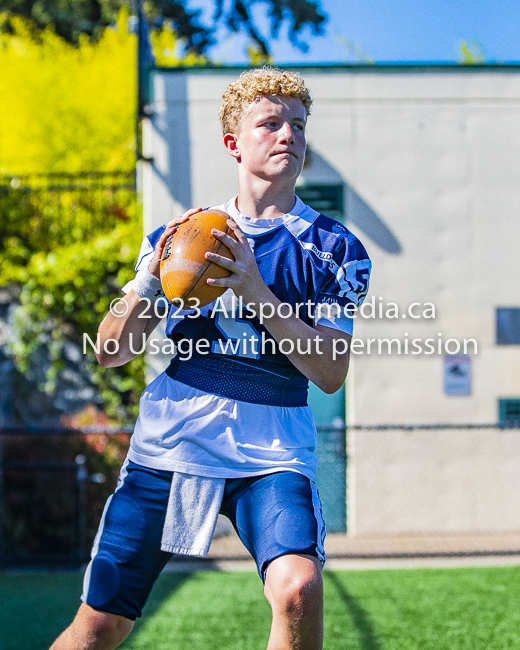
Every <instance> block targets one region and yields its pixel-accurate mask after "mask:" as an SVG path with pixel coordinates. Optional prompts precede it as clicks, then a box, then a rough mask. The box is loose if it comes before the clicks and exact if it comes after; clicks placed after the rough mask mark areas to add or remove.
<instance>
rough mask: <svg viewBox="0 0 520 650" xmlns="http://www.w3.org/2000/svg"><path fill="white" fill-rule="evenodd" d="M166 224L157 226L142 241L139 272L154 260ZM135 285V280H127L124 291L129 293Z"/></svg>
mask: <svg viewBox="0 0 520 650" xmlns="http://www.w3.org/2000/svg"><path fill="white" fill-rule="evenodd" d="M165 227H166V226H160V228H157V230H154V231H153V232H152V233H151V234H150V235H147V236H146V237H145V238H144V239H143V241H142V243H141V248H140V249H139V254H138V255H137V262H136V263H135V272H136V273H137V272H138V271H139V270H140V269H142V268H144V265H145V264H149V263H150V262H151V260H152V257H153V254H154V251H155V246H156V244H157V242H158V241H159V239H160V238H161V235H162V234H163V232H164V229H165ZM132 285H133V280H130V282H127V283H126V284H125V286H124V287H123V291H124V292H125V293H128V292H129V291H130V289H132Z"/></svg>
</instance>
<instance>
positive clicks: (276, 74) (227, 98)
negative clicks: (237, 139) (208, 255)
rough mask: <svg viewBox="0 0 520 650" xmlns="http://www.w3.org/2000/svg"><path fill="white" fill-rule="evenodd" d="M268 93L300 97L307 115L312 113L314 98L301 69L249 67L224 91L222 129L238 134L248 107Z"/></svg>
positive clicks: (224, 131)
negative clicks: (301, 73) (299, 70)
mask: <svg viewBox="0 0 520 650" xmlns="http://www.w3.org/2000/svg"><path fill="white" fill-rule="evenodd" d="M264 95H281V96H282V97H298V99H301V101H302V103H303V105H304V106H305V111H306V113H307V115H309V114H310V108H311V104H312V99H311V96H310V94H309V90H308V89H307V88H306V87H305V83H304V81H303V79H302V78H301V77H300V75H299V74H298V73H296V72H288V71H286V70H279V69H278V68H268V67H263V68H257V69H256V70H247V71H246V72H242V74H241V75H240V77H239V78H238V79H237V80H236V81H234V82H233V83H230V84H229V86H228V87H227V88H226V91H225V93H224V94H223V95H222V104H221V106H220V110H219V114H218V116H219V120H220V124H221V126H222V133H223V134H224V135H225V134H226V133H236V134H238V132H239V130H240V120H241V118H242V113H243V111H244V108H245V107H246V106H247V105H248V104H251V103H252V102H254V101H255V99H257V98H259V97H263V96H264Z"/></svg>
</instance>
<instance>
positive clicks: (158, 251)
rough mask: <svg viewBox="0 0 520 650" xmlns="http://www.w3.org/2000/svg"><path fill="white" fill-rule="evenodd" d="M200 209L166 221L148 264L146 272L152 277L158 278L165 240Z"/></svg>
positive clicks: (188, 211) (199, 209) (194, 209)
mask: <svg viewBox="0 0 520 650" xmlns="http://www.w3.org/2000/svg"><path fill="white" fill-rule="evenodd" d="M201 210H202V208H191V210H186V212H185V213H184V214H183V215H182V217H174V218H173V219H172V220H171V221H168V223H167V224H166V228H165V229H164V232H163V234H162V235H161V237H160V239H159V241H158V242H157V244H156V246H155V251H154V254H153V257H152V261H151V262H150V264H148V270H149V271H150V273H151V274H152V275H155V277H156V278H160V277H161V276H160V269H161V258H162V256H163V250H164V247H165V245H166V240H167V239H168V237H169V236H170V235H172V234H173V233H174V232H175V231H176V230H177V226H178V225H179V224H180V223H184V222H185V221H188V219H189V218H190V217H191V215H192V214H196V213H197V212H200V211H201Z"/></svg>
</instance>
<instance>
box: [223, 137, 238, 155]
mask: <svg viewBox="0 0 520 650" xmlns="http://www.w3.org/2000/svg"><path fill="white" fill-rule="evenodd" d="M224 146H225V147H226V149H227V152H228V154H229V155H230V156H233V158H237V160H238V159H239V158H240V148H239V146H238V135H236V133H226V135H225V136H224Z"/></svg>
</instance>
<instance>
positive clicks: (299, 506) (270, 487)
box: [222, 471, 326, 581]
mask: <svg viewBox="0 0 520 650" xmlns="http://www.w3.org/2000/svg"><path fill="white" fill-rule="evenodd" d="M222 513H223V514H225V515H226V516H227V517H229V519H230V520H231V521H232V523H233V525H234V526H235V529H236V531H237V533H238V535H239V537H240V538H241V540H242V542H243V543H244V545H245V546H246V548H247V549H248V550H249V552H250V553H251V555H252V556H253V558H254V559H255V561H256V564H257V568H258V572H259V574H260V577H261V578H262V580H264V581H265V576H266V570H267V567H268V566H269V564H270V563H271V562H272V561H273V560H274V559H275V558H277V557H280V556H283V555H289V554H299V555H309V556H312V557H316V558H318V560H319V561H320V562H321V563H323V562H324V561H325V552H324V548H323V543H324V539H325V534H326V531H325V524H324V521H323V515H322V511H321V503H320V499H319V494H318V491H317V489H316V485H315V484H314V483H313V482H312V481H310V480H309V479H308V478H307V477H305V476H303V475H302V474H298V473H296V472H290V471H282V472H276V473H273V474H267V475H264V476H259V477H252V478H248V479H234V480H228V481H226V490H225V493H224V500H223V505H222Z"/></svg>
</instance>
